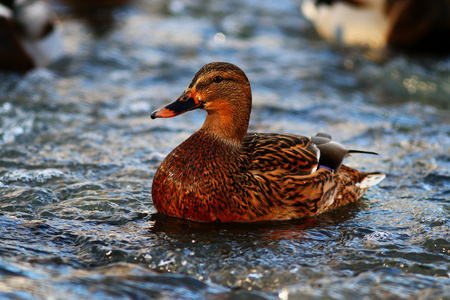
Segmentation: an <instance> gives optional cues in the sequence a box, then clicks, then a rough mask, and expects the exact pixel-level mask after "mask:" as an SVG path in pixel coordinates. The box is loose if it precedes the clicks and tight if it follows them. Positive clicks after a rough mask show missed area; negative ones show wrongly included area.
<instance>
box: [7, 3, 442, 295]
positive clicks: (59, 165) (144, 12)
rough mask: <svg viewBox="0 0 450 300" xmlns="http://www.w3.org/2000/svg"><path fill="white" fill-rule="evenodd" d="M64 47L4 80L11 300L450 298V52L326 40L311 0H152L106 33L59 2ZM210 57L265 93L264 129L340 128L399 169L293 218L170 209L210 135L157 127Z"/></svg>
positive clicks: (255, 121) (346, 138) (368, 161)
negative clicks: (178, 171) (160, 200)
mask: <svg viewBox="0 0 450 300" xmlns="http://www.w3.org/2000/svg"><path fill="white" fill-rule="evenodd" d="M60 13H61V14H62V15H63V16H64V18H63V21H62V22H61V24H60V27H61V31H62V33H63V35H64V42H65V47H66V52H67V55H66V57H65V58H64V59H63V60H62V61H60V62H58V63H57V64H55V65H53V66H50V67H49V68H45V69H36V70H33V71H31V72H28V73H27V74H14V73H6V72H2V73H0V145H1V148H0V236H1V242H0V298H5V299H51V298H53V299H92V298H101V299H105V298H114V299H148V298H170V299H204V298H208V299H246V297H251V298H252V299H258V297H259V299H323V298H325V299H361V298H362V297H364V296H366V297H370V299H386V298H388V299H438V298H441V299H448V298H450V288H449V287H450V278H449V275H450V234H449V226H450V206H449V195H450V157H449V148H450V124H449V123H450V118H449V115H450V114H449V107H450V105H449V103H450V102H449V99H450V76H449V74H450V59H449V58H442V57H426V56H420V55H413V56H412V55H407V54H404V53H378V52H375V51H368V50H366V49H342V48H337V47H334V46H332V45H329V44H326V43H325V42H323V41H322V40H321V39H320V38H319V37H318V36H317V35H316V33H315V32H314V29H313V28H312V26H311V25H310V24H309V23H308V22H307V21H306V20H305V19H304V18H303V16H302V15H301V13H300V10H299V3H298V2H295V1H276V2H273V1H245V3H242V1H226V2H222V1H201V0H194V1H162V0H161V1H150V0H149V1H141V2H140V3H137V4H134V5H131V6H129V7H126V8H122V9H119V10H116V11H113V13H112V17H111V19H110V20H115V23H113V24H112V25H113V26H112V27H111V28H107V27H106V28H103V29H102V30H100V31H99V30H93V28H92V27H90V26H89V23H87V22H86V21H85V20H82V19H79V18H71V17H70V13H67V12H65V11H61V12H60ZM211 61H228V62H232V63H234V64H236V65H238V66H240V67H241V68H242V69H243V70H244V71H245V72H246V74H247V75H248V77H249V79H250V81H251V84H252V88H253V95H254V100H253V102H254V103H253V112H252V118H251V122H250V130H252V131H260V132H287V133H295V134H302V135H315V134H316V133H317V132H327V133H329V134H331V135H332V136H333V138H334V139H335V140H338V141H340V142H342V143H344V144H345V145H347V146H349V147H351V148H360V149H367V150H371V151H376V152H379V153H380V155H379V156H378V157H374V156H356V155H354V156H352V157H350V158H349V159H348V164H349V165H350V166H353V167H356V168H358V169H361V170H364V171H383V172H385V173H386V175H387V178H386V179H385V180H384V181H383V182H382V183H381V184H380V185H379V186H376V187H374V188H371V189H370V190H369V192H368V193H367V194H366V195H365V196H364V198H363V199H362V200H361V201H360V202H359V203H356V204H353V205H350V206H348V207H344V208H341V209H338V210H335V211H333V212H330V213H327V214H324V215H321V216H319V217H315V218H308V219H301V220H293V221H289V222H275V223H258V224H243V225H242V224H241V225H229V224H228V225H223V224H197V223H190V222H186V221H182V220H176V219H172V218H167V217H164V216H162V215H159V214H157V213H156V210H155V208H154V207H153V204H152V199H151V183H152V178H153V175H154V173H155V171H156V169H157V167H158V166H159V164H160V163H161V161H162V159H163V158H164V157H165V156H166V155H167V154H168V153H169V151H170V150H171V149H173V148H174V147H175V146H176V145H178V144H179V143H180V142H182V141H183V140H184V139H186V138H187V137H188V136H189V135H191V134H192V133H193V132H194V131H195V130H196V129H198V128H199V127H200V126H201V124H202V122H203V120H204V117H205V114H204V112H202V111H193V112H190V113H188V114H183V115H181V116H179V117H177V118H173V119H158V120H151V119H150V117H149V115H150V112H151V111H152V110H154V109H156V108H158V107H160V106H162V105H164V104H166V103H169V102H171V101H173V100H174V99H176V98H177V97H178V96H179V95H180V94H181V93H182V92H183V90H184V89H185V88H186V86H187V85H188V84H189V83H190V80H191V79H192V77H193V75H194V74H195V72H196V71H197V70H198V69H199V68H200V67H201V66H202V65H204V64H206V63H208V62H211Z"/></svg>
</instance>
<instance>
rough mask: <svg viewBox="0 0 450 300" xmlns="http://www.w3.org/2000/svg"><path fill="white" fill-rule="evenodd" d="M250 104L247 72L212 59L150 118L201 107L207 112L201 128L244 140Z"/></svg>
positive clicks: (250, 95) (177, 113)
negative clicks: (177, 96)
mask: <svg viewBox="0 0 450 300" xmlns="http://www.w3.org/2000/svg"><path fill="white" fill-rule="evenodd" d="M251 105H252V94H251V88H250V83H249V81H248V78H247V76H246V75H245V73H244V72H243V71H242V70H241V69H240V68H238V67H237V66H235V65H233V64H230V63H224V62H213V63H209V64H207V65H205V66H203V67H202V68H201V69H200V70H199V71H198V72H197V74H195V76H194V78H193V79H192V82H191V84H190V85H189V86H188V87H187V88H186V90H185V91H184V92H183V93H182V94H181V96H180V97H179V98H178V99H177V100H175V101H174V102H173V103H170V104H168V105H166V106H164V107H162V108H160V109H157V110H155V111H154V112H153V113H152V114H151V117H152V119H155V118H170V117H174V116H177V115H180V114H182V113H184V112H187V111H190V110H193V109H197V108H201V109H204V110H205V111H206V112H207V113H208V115H207V117H206V120H205V123H204V124H203V126H202V129H201V130H203V131H206V132H209V133H214V134H216V135H219V136H220V137H223V138H230V139H234V140H240V141H242V139H243V138H244V135H245V133H246V132H247V128H248V123H249V119H250V112H251Z"/></svg>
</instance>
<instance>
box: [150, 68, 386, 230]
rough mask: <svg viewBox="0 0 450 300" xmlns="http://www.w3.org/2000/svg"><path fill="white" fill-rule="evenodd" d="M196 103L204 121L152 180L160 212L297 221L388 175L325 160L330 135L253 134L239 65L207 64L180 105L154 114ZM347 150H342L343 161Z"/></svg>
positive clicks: (358, 193) (347, 198)
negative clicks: (204, 113)
mask: <svg viewBox="0 0 450 300" xmlns="http://www.w3.org/2000/svg"><path fill="white" fill-rule="evenodd" d="M219 77H220V79H221V80H220V81H219V80H217V81H219V82H214V80H215V79H217V78H219ZM227 91H228V92H229V93H230V94H227V93H226V92H227ZM194 108H203V109H205V110H206V111H207V112H208V116H207V118H206V120H205V123H204V125H203V126H202V128H201V129H200V130H198V131H197V132H195V133H194V134H193V135H192V136H191V137H189V138H188V139H187V140H186V141H184V142H183V143H182V144H180V145H179V146H178V147H176V148H175V149H174V150H173V151H172V152H171V153H169V155H168V156H167V157H166V158H165V159H164V161H163V162H162V163H161V165H160V167H159V168H158V170H157V172H156V174H155V176H154V179H153V185H152V198H153V202H154V205H155V207H156V209H157V210H158V211H159V212H161V213H164V214H167V215H170V216H174V217H179V218H184V219H189V220H194V221H200V222H214V221H221V222H254V221H267V220H287V219H294V218H299V217H305V216H312V215H316V214H319V213H323V212H325V211H327V210H329V209H332V208H334V207H338V206H341V205H345V204H348V203H350V202H354V201H356V200H357V199H358V198H359V197H360V196H361V195H362V194H363V193H364V191H365V190H366V189H367V188H368V187H369V186H370V185H373V184H376V183H378V182H379V181H381V180H382V179H383V178H384V174H381V173H362V172H358V171H356V170H354V169H351V168H349V167H346V166H344V165H340V164H338V166H337V167H336V166H332V167H328V166H322V165H320V163H321V161H324V160H323V159H321V158H320V156H321V149H320V148H323V146H324V145H326V144H330V141H327V139H329V136H326V135H325V137H323V136H322V135H321V136H318V137H316V138H312V139H311V138H308V137H303V136H297V135H290V134H277V133H247V132H246V131H247V127H248V120H249V117H250V109H251V93H250V85H249V83H248V80H247V77H245V74H244V73H243V72H242V71H241V70H240V69H239V68H237V67H236V66H234V65H231V64H228V63H211V64H208V65H206V66H204V67H203V68H202V69H201V70H200V71H199V72H198V73H197V75H196V76H195V77H194V80H193V82H192V83H191V85H190V86H189V87H188V88H187V89H186V91H185V92H184V93H183V95H182V96H181V97H180V98H179V99H178V100H177V101H176V102H174V103H172V104H170V105H168V106H166V107H164V108H162V109H159V110H157V111H155V112H154V113H153V114H152V117H153V118H156V117H172V116H175V115H177V114H179V113H182V112H184V111H188V110H191V109H194ZM236 125H237V126H236ZM314 140H316V143H317V144H318V145H316V143H314V142H313V141H314ZM336 144H337V143H336ZM337 145H339V144H337ZM333 147H334V146H333ZM333 147H332V148H333ZM339 147H341V148H342V149H344V148H343V147H342V146H340V145H339ZM323 149H325V148H323ZM331 152H336V151H331ZM348 152H349V151H347V150H344V151H343V152H342V153H341V154H339V156H341V158H340V161H342V159H343V158H344V157H345V155H347V154H348ZM368 179H370V180H368ZM368 182H370V184H368Z"/></svg>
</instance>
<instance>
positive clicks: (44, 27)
mask: <svg viewBox="0 0 450 300" xmlns="http://www.w3.org/2000/svg"><path fill="white" fill-rule="evenodd" d="M63 55H64V50H63V45H62V38H61V36H60V34H59V32H57V30H56V26H55V18H54V16H53V14H52V12H51V10H50V8H49V7H48V5H47V3H45V2H44V1H28V0H16V1H15V0H10V1H1V2H0V69H5V70H13V71H27V70H30V69H33V68H35V67H45V66H48V65H49V64H51V63H52V62H54V61H56V60H57V59H59V58H61V57H62V56H63Z"/></svg>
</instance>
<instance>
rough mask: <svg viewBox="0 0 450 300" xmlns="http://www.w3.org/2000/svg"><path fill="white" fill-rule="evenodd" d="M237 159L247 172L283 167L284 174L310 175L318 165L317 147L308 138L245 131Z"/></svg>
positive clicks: (281, 168)
mask: <svg viewBox="0 0 450 300" xmlns="http://www.w3.org/2000/svg"><path fill="white" fill-rule="evenodd" d="M241 153H242V154H241V159H242V160H243V164H242V165H243V167H244V168H245V169H246V170H247V171H258V172H262V173H264V172H270V171H274V170H284V171H285V172H286V173H287V174H293V175H294V174H295V175H307V174H311V172H312V171H313V170H315V169H316V168H317V166H318V161H319V159H318V157H319V150H318V148H317V147H316V145H315V144H314V143H312V142H311V139H310V138H308V137H304V136H298V135H292V134H281V133H254V132H251V133H247V135H246V136H245V137H244V139H243V142H242V152H241Z"/></svg>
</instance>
